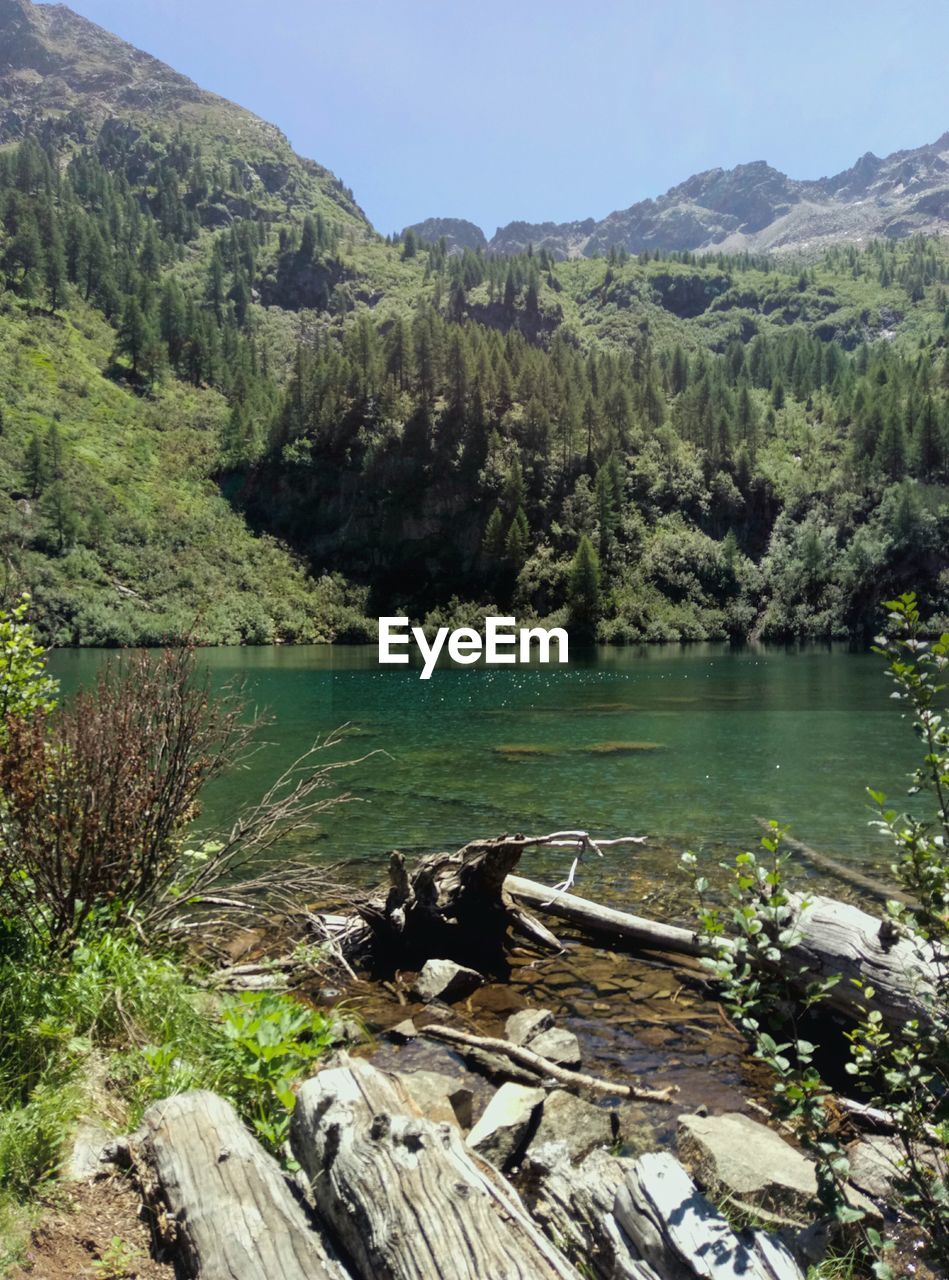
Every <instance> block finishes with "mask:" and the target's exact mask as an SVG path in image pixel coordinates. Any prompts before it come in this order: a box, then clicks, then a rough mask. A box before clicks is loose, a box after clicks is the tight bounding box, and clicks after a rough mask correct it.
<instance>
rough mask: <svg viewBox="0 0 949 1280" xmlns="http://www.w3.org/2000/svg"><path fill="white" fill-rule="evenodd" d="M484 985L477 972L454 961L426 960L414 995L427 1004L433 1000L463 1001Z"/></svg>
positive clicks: (417, 979) (414, 988) (416, 981)
mask: <svg viewBox="0 0 949 1280" xmlns="http://www.w3.org/2000/svg"><path fill="white" fill-rule="evenodd" d="M483 983H484V978H482V976H481V974H480V973H478V972H477V970H475V969H466V968H465V966H464V965H461V964H455V962H454V960H426V962H425V964H424V965H423V966H422V971H421V973H420V974H419V976H418V977H417V978H416V979H415V985H414V986H413V988H412V993H413V995H415V996H417V997H418V999H419V1000H423V1001H424V1002H425V1003H426V1004H428V1003H429V1002H430V1001H432V1000H445V1001H451V1000H463V999H464V997H465V996H470V995H471V993H472V991H477V989H478V987H480V986H482V985H483Z"/></svg>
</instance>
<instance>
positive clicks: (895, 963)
mask: <svg viewBox="0 0 949 1280" xmlns="http://www.w3.org/2000/svg"><path fill="white" fill-rule="evenodd" d="M506 888H507V889H508V891H509V892H510V893H511V894H513V896H514V897H515V898H517V899H518V900H519V901H521V902H523V903H525V904H526V905H528V906H530V907H531V908H533V909H534V910H540V911H543V912H546V913H548V914H550V915H552V916H555V917H557V918H558V919H561V920H565V921H567V922H568V923H569V924H571V925H572V926H573V927H574V928H577V929H580V930H582V931H583V932H585V933H588V934H593V935H595V936H597V937H599V938H601V939H604V938H606V939H611V940H612V941H614V942H620V943H623V944H625V945H627V946H631V947H642V948H646V949H651V950H655V951H666V952H673V953H679V954H685V955H702V954H704V953H707V950H708V948H707V944H706V943H705V942H704V940H703V939H702V938H701V937H700V936H699V935H698V934H696V933H694V932H692V931H691V930H689V929H683V928H681V927H679V926H677V925H668V924H660V923H658V922H657V921H655V920H647V919H644V918H643V917H642V916H636V915H631V914H629V913H628V912H625V911H616V910H614V909H613V908H611V907H602V906H600V904H599V903H596V902H591V901H589V900H588V899H586V898H579V897H576V896H575V895H573V894H568V893H556V892H554V891H553V890H551V889H548V888H547V887H546V886H544V885H542V884H537V883H536V882H535V881H533V880H525V879H523V878H522V877H520V876H509V877H508V880H507V884H506ZM794 901H795V903H796V909H797V915H796V918H795V921H794V928H795V931H796V933H797V935H798V941H797V942H796V944H795V945H794V946H793V947H791V949H790V950H789V952H788V954H787V959H786V962H785V963H786V964H787V966H788V967H789V968H790V967H797V968H800V969H803V970H805V971H806V972H807V976H808V977H809V978H810V977H830V976H831V975H833V974H840V975H841V981H840V982H838V983H837V985H836V986H835V987H833V988H832V989H831V991H830V993H829V996H828V1000H829V1003H830V1004H831V1005H832V1006H833V1007H834V1008H836V1009H837V1010H839V1011H840V1012H841V1013H844V1014H846V1015H848V1016H849V1017H854V1016H859V1015H860V1014H861V1012H862V1010H863V1008H864V1007H866V1008H867V1009H877V1010H879V1012H880V1013H881V1015H882V1016H883V1019H884V1021H885V1022H886V1024H887V1025H888V1026H901V1025H902V1024H903V1023H904V1022H905V1021H906V1020H907V1019H908V1018H910V1017H922V1018H924V1019H925V1005H926V1001H927V999H929V998H930V997H931V996H932V995H933V994H934V993H935V991H936V990H937V986H938V980H939V971H940V964H939V962H938V959H937V957H936V955H935V953H934V952H933V950H932V948H930V947H928V946H925V945H920V944H919V943H917V942H916V941H915V940H913V939H911V938H906V937H900V936H898V935H895V934H894V933H893V930H892V927H891V925H890V923H889V921H888V920H886V919H880V918H879V917H875V916H872V915H870V914H869V913H868V912H866V911H862V910H861V909H860V908H859V907H856V906H853V905H852V904H851V903H849V902H838V901H837V900H836V899H835V898H824V897H819V896H813V897H809V898H802V897H800V896H798V897H797V898H795V899H794ZM854 979H858V980H859V981H860V982H862V983H863V984H864V985H865V986H871V987H873V989H874V993H875V994H874V998H873V999H872V1000H867V999H866V997H865V996H864V994H863V991H862V990H861V989H860V987H858V986H856V985H855V983H854Z"/></svg>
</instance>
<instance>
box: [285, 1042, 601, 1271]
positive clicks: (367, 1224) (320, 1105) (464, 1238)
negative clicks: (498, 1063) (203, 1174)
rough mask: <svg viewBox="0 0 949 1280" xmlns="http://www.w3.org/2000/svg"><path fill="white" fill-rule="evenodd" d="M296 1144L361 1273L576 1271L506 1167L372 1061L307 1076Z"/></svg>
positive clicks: (318, 1198)
mask: <svg viewBox="0 0 949 1280" xmlns="http://www.w3.org/2000/svg"><path fill="white" fill-rule="evenodd" d="M291 1143H292V1146H293V1151H294V1154H295V1155H296V1158H297V1159H298V1160H299V1162H300V1164H301V1165H302V1166H303V1168H304V1170H305V1172H306V1174H307V1175H308V1177H309V1178H310V1180H311V1184H312V1194H313V1199H314V1201H315V1203H316V1206H317V1209H318V1211H319V1212H320V1214H321V1216H322V1217H324V1218H325V1219H326V1220H327V1221H328V1222H330V1223H331V1224H332V1226H333V1228H334V1229H335V1231H336V1233H337V1235H338V1237H339V1238H340V1240H341V1241H342V1243H343V1244H344V1246H345V1247H346V1249H347V1251H348V1253H349V1255H350V1257H351V1259H352V1262H353V1265H354V1266H355V1267H356V1269H357V1270H358V1273H359V1275H360V1276H361V1277H362V1278H363V1280H433V1277H435V1276H438V1277H439V1280H484V1278H485V1277H488V1276H490V1277H492V1280H579V1273H578V1272H577V1271H576V1270H575V1269H574V1268H573V1267H572V1266H571V1265H570V1263H568V1262H567V1261H566V1259H565V1258H564V1257H563V1256H562V1255H561V1254H560V1253H558V1252H557V1250H556V1249H554V1247H553V1246H552V1245H551V1244H550V1243H549V1242H548V1241H547V1240H546V1238H545V1237H544V1235H543V1234H542V1232H541V1231H540V1230H539V1229H538V1227H537V1226H536V1225H535V1223H534V1222H533V1221H532V1220H531V1218H530V1217H529V1216H528V1214H527V1212H526V1210H525V1209H524V1207H523V1205H522V1204H521V1201H520V1199H519V1198H518V1196H517V1194H516V1192H515V1191H514V1190H513V1189H512V1188H511V1187H510V1186H509V1184H508V1183H507V1182H506V1181H505V1180H504V1178H502V1177H501V1175H500V1174H499V1173H497V1171H496V1170H494V1169H493V1168H492V1166H490V1165H488V1164H487V1163H485V1162H484V1161H482V1160H481V1159H479V1158H478V1157H477V1156H476V1155H474V1154H473V1153H472V1152H470V1151H469V1150H468V1149H467V1148H466V1147H465V1145H464V1143H463V1141H462V1139H461V1135H460V1134H459V1133H458V1131H457V1130H456V1129H455V1128H454V1127H453V1126H452V1125H447V1124H443V1125H439V1124H435V1123H433V1122H432V1121H430V1120H426V1119H424V1118H423V1117H422V1116H421V1114H420V1112H419V1110H418V1108H417V1107H416V1105H415V1104H414V1102H412V1100H411V1098H410V1097H409V1095H408V1094H407V1093H406V1092H405V1090H404V1088H403V1087H402V1086H401V1085H400V1084H399V1082H398V1081H397V1080H396V1079H395V1078H394V1077H392V1076H389V1075H386V1074H384V1073H383V1072H381V1071H378V1070H376V1069H375V1068H374V1067H372V1066H370V1065H369V1063H367V1062H363V1061H359V1060H353V1061H351V1062H349V1063H348V1064H347V1065H345V1066H341V1067H336V1068H330V1069H326V1070H324V1071H321V1072H320V1073H319V1074H318V1075H316V1076H314V1077H313V1078H312V1079H311V1080H308V1081H307V1082H306V1083H305V1084H304V1085H303V1087H302V1089H301V1090H300V1093H299V1097H298V1099H297V1105H296V1108H295V1110H294V1113H293V1122H292V1126H291ZM278 1274H279V1273H278Z"/></svg>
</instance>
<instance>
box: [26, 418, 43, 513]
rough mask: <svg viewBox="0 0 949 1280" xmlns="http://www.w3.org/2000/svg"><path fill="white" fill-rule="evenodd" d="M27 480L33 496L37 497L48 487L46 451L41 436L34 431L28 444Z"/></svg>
mask: <svg viewBox="0 0 949 1280" xmlns="http://www.w3.org/2000/svg"><path fill="white" fill-rule="evenodd" d="M25 469H26V482H27V487H28V488H29V491H30V497H31V498H37V497H39V495H40V494H41V493H42V492H43V489H44V488H45V487H46V481H47V467H46V453H45V450H44V449H43V446H42V444H41V443H40V438H39V436H38V435H37V433H36V432H35V431H34V432H33V434H32V435H31V436H30V442H29V444H28V445H27V446H26V468H25Z"/></svg>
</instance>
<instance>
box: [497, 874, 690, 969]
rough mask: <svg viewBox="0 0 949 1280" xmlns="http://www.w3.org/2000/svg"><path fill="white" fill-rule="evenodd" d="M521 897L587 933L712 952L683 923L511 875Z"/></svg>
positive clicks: (510, 887)
mask: <svg viewBox="0 0 949 1280" xmlns="http://www.w3.org/2000/svg"><path fill="white" fill-rule="evenodd" d="M504 887H505V888H506V889H507V891H508V892H509V893H510V894H512V895H513V897H514V898H516V899H517V901H518V902H525V903H527V905H528V906H530V907H532V908H533V909H534V910H535V911H543V912H545V913H546V914H548V915H552V916H556V918H557V919H558V920H565V921H566V922H567V923H568V924H572V925H574V926H575V927H576V928H577V929H580V930H581V931H583V932H587V933H594V934H597V935H599V936H604V937H612V938H614V939H616V940H617V941H619V942H624V943H627V944H631V945H633V946H635V947H644V948H646V949H652V950H655V951H671V952H674V953H676V954H677V955H687V956H701V955H706V954H707V953H708V948H707V946H706V945H705V942H704V941H703V939H702V938H701V937H700V936H699V935H698V934H697V933H695V932H694V931H693V930H691V929H683V928H682V927H681V926H679V925H674V924H660V923H659V922H658V921H656V920H649V919H647V918H646V917H645V916H635V915H632V914H631V913H630V912H628V911H617V910H616V909H615V908H614V907H603V906H601V905H600V904H599V903H598V902H592V901H591V900H590V899H589V898H580V897H577V896H576V894H572V893H559V892H557V891H556V890H554V889H550V888H548V887H547V885H544V884H538V882H537V881H536V880H525V879H524V877H523V876H515V875H509V876H508V878H507V880H506V881H505V886H504Z"/></svg>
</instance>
